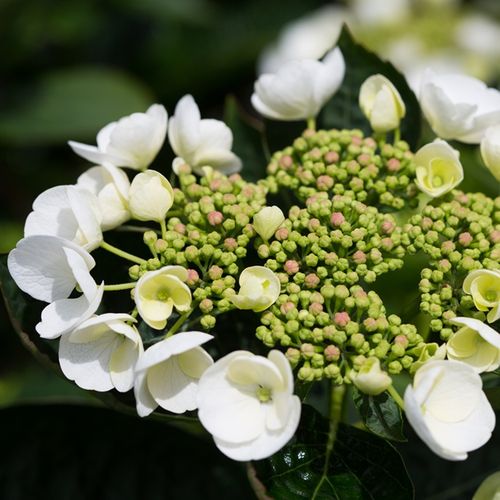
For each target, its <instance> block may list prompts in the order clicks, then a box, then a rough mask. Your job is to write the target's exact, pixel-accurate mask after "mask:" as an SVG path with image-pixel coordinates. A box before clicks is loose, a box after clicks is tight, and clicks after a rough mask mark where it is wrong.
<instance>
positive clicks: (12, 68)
mask: <svg viewBox="0 0 500 500" xmlns="http://www.w3.org/2000/svg"><path fill="white" fill-rule="evenodd" d="M392 1H394V6H393V8H392V9H389V11H391V12H392V16H393V17H392V18H391V14H389V15H387V14H386V15H385V18H384V17H383V16H382V17H379V18H378V19H375V21H374V20H373V19H366V18H364V17H363V15H362V12H368V11H367V9H368V8H370V2H367V1H366V0H365V1H364V2H363V1H361V0H359V1H354V2H351V3H346V2H344V3H341V2H325V1H321V0H288V1H287V2H283V1H281V0H238V1H232V0H0V48H1V49H0V54H1V55H0V172H1V181H0V252H8V251H9V250H10V249H11V248H13V247H14V246H15V243H16V241H17V240H18V239H20V238H21V237H22V228H23V223H24V219H25V218H26V215H27V214H28V213H29V211H30V207H31V204H32V202H33V200H34V198H35V197H36V196H37V195H38V194H39V193H40V192H42V191H43V190H45V189H47V188H49V187H52V186H54V185H56V184H67V183H74V182H75V181H76V179H77V177H78V175H80V174H81V173H82V172H83V171H84V170H85V169H86V168H88V166H89V165H88V164H87V163H86V162H85V161H84V160H82V159H81V158H79V157H77V156H76V155H74V154H73V153H72V152H71V150H70V149H69V147H68V146H67V145H66V141H68V140H77V141H81V142H86V143H89V144H94V142H95V135H96V133H97V131H98V130H99V129H100V128H101V127H102V126H104V125H105V124H106V123H108V122H110V121H112V120H115V119H117V118H119V117H121V116H124V115H127V114H129V113H132V112H134V111H144V110H145V109H146V108H147V107H148V106H149V105H150V104H151V103H153V102H160V103H162V104H164V105H165V107H166V108H167V110H168V112H169V115H171V114H173V110H174V107H175V103H176V102H177V101H178V99H179V98H180V97H182V96H183V95H184V94H186V93H191V94H193V96H194V97H195V99H196V101H197V102H198V104H199V105H200V107H201V109H202V114H203V115H204V116H207V117H208V116H210V117H215V118H221V117H222V116H223V104H224V99H225V97H226V95H227V94H228V93H231V94H233V95H235V96H236V97H237V99H238V101H239V102H240V104H241V106H242V107H244V108H246V109H248V110H249V111H251V110H250V108H249V104H248V102H249V96H250V94H251V91H252V85H253V81H254V79H255V75H256V67H257V60H258V58H259V55H260V54H261V53H262V51H263V49H264V48H265V47H266V46H268V45H269V44H270V43H271V42H272V41H273V40H275V39H276V37H277V36H278V33H279V32H280V30H281V29H282V28H283V27H284V26H285V25H286V24H287V23H289V22H290V21H292V20H294V19H297V18H300V17H302V16H305V15H307V14H308V13H310V12H311V11H313V10H315V9H318V8H319V7H321V6H324V5H333V4H335V5H337V7H338V16H339V22H338V24H339V25H340V20H341V19H348V22H349V23H351V24H352V27H353V30H354V33H355V35H357V36H358V37H359V38H361V39H362V40H364V41H365V42H366V43H367V44H368V45H369V46H370V47H372V48H374V49H376V50H377V51H380V52H381V53H382V54H383V55H385V56H389V57H391V58H393V60H394V62H395V63H396V64H397V65H399V67H400V68H401V69H402V70H405V71H407V72H408V74H410V73H411V70H412V69H414V68H415V67H416V66H417V59H418V64H420V65H425V64H426V61H428V60H429V61H430V60H432V61H433V62H434V63H435V64H436V65H439V64H441V65H444V66H446V67H448V66H451V67H453V68H455V67H458V66H460V65H461V66H460V68H461V69H463V70H464V71H467V72H469V73H471V74H475V75H477V76H479V77H481V78H484V79H486V80H487V81H489V83H490V84H492V85H496V83H497V82H498V74H499V68H500V54H499V53H498V50H499V49H500V28H499V27H498V24H497V18H498V15H499V10H500V4H499V2H498V1H497V0H491V1H482V2H481V1H479V2H472V1H468V2H460V1H458V0H455V1H454V0H422V1H417V0H415V1H414V2H410V1H409V0H408V1H407V2H401V1H399V0H398V1H396V0H391V1H389V0H385V3H386V4H391V3H392ZM373 2H374V3H372V4H371V5H372V6H373V8H374V9H375V4H379V3H380V0H378V1H375V0H373ZM382 3H383V2H382ZM403 4H404V5H403ZM401 5H403V7H404V8H403V10H404V9H406V11H405V12H404V13H403V14H401V12H402V10H401V9H402V7H401ZM386 10H387V9H386ZM398 16H399V17H398ZM401 16H402V17H401ZM443 16H445V17H446V19H447V26H446V27H445V28H443V24H442V23H443ZM365 17H366V16H365ZM466 21H467V22H468V23H469V24H467V26H468V27H469V31H466V29H465V28H463V24H464V23H465V22H466ZM481 23H483V24H481ZM484 23H486V24H484ZM470 26H472V28H471V27H470ZM473 28H474V29H475V31H474V29H473ZM333 29H338V28H337V27H333ZM460 30H462V31H460ZM488 30H489V31H488ZM481 33H482V34H481ZM485 33H487V34H488V36H489V37H490V38H487V39H486V41H485V40H484V39H485V37H486V35H485ZM437 34H439V36H438V35H437ZM495 37H496V38H495ZM469 38H470V39H471V40H472V42H474V40H476V42H477V41H478V40H479V42H480V43H475V44H474V43H469V42H470V40H469ZM416 40H417V42H418V43H417V42H416ZM468 40H469V42H468ZM488 40H489V41H488ZM491 40H493V41H495V40H496V43H492V41H491ZM405 44H406V45H405ZM416 47H417V48H416ZM447 65H448V66H447ZM165 149H166V150H168V147H166V148H165ZM468 154H471V155H475V154H476V152H475V151H472V152H469V153H468ZM169 161H170V156H169V152H168V151H165V152H162V153H161V154H160V156H159V158H158V159H157V163H155V166H156V168H159V169H161V168H168V166H169ZM0 332H1V333H0V338H1V347H0V408H5V409H4V410H1V411H0V423H1V425H2V431H1V434H0V435H2V437H0V450H2V451H0V454H1V456H2V458H1V459H0V497H1V498H2V499H7V500H11V499H28V498H29V499H34V498H42V496H40V495H39V493H37V491H38V492H40V491H48V492H50V494H49V496H48V497H47V496H46V495H45V497H47V498H53V499H59V498H72V499H80V498H82V499H87V498H96V499H97V498H122V499H128V498H131V499H132V498H202V497H203V498H218V494H219V492H220V491H222V488H223V487H224V485H226V487H227V488H228V489H227V492H228V493H227V494H226V495H224V496H225V497H227V498H233V497H236V496H239V497H241V498H246V497H248V498H251V494H250V490H249V489H248V486H246V482H245V473H244V470H243V469H242V468H241V467H239V466H236V465H234V464H230V463H229V461H227V460H225V459H224V457H222V456H221V455H220V454H218V453H217V451H216V450H215V448H213V447H212V446H208V447H207V446H204V448H203V449H204V451H203V452H202V457H201V458H199V461H198V462H195V463H193V461H192V457H193V455H196V454H197V453H198V452H197V450H198V449H201V448H199V446H198V444H197V441H196V439H197V438H193V437H189V436H186V437H184V435H183V434H179V433H181V432H182V431H179V430H176V431H175V433H174V434H173V437H172V436H171V437H169V438H168V439H167V438H166V437H165V438H164V439H163V441H162V440H157V436H158V433H161V432H165V433H166V432H167V431H165V430H164V429H165V427H162V426H161V425H159V424H156V423H146V422H140V421H139V420H137V419H135V420H134V419H131V418H130V417H120V419H119V421H118V423H116V422H115V421H114V420H112V417H111V416H110V412H109V411H108V410H104V409H99V408H93V407H92V406H91V407H90V408H88V407H87V408H83V407H80V406H78V404H79V403H86V404H88V403H91V404H92V405H95V404H96V403H94V401H93V400H91V399H90V398H91V396H89V395H88V394H87V393H84V391H80V390H78V389H77V388H76V387H74V386H73V385H72V384H71V383H69V382H67V381H65V380H63V379H61V378H59V377H58V376H56V375H55V374H53V373H51V372H50V371H48V370H47V369H45V368H44V367H42V366H41V365H40V364H38V363H37V362H36V361H34V359H33V358H32V357H31V355H30V354H29V353H28V352H27V351H25V350H24V348H23V347H22V345H21V343H20V341H19V339H18V338H17V336H16V334H15V333H14V331H13V329H12V327H11V326H10V322H9V320H8V318H7V314H6V311H5V309H4V308H3V306H2V305H0ZM45 403H51V406H45ZM54 404H55V406H54ZM70 404H71V405H76V406H70ZM89 422H93V423H92V424H90V423H89ZM96 423H97V424H96ZM165 435H166V434H165ZM179 436H183V437H179ZM73 438H74V441H73ZM497 442H498V440H497ZM152 443H153V444H152ZM148 446H151V447H150V448H148ZM492 446H494V445H492ZM490 448H491V446H490ZM490 448H488V452H487V453H486V455H485V456H486V457H490V458H491V455H492V453H493V452H492V451H491V450H490ZM169 449H175V450H176V453H175V457H174V455H173V454H172V453H169V451H168V450H169ZM493 449H495V448H493ZM137 450H142V451H141V453H142V454H145V456H146V458H144V456H143V455H141V454H140V455H137ZM148 450H149V451H148ZM496 450H497V451H498V447H497V448H496ZM426 453H427V452H426V450H423V449H422V448H420V451H418V450H417V451H415V452H413V451H412V450H409V451H408V450H407V451H406V452H405V454H406V455H407V456H408V457H409V458H411V459H412V460H413V462H412V460H410V466H409V468H410V472H411V473H412V475H413V476H414V477H415V478H416V479H417V493H418V495H417V498H428V499H431V498H436V499H437V498H439V499H443V500H444V499H447V498H450V499H459V498H470V493H471V492H472V491H474V488H475V487H477V484H478V483H479V481H480V480H481V479H482V478H483V477H484V476H485V475H486V474H487V473H488V472H493V471H494V469H495V466H494V465H491V460H490V459H489V458H485V459H484V460H485V461H486V462H485V461H482V460H483V459H475V460H476V462H477V466H474V467H476V469H474V471H473V470H472V469H470V468H469V469H466V468H465V469H464V468H463V467H462V468H460V469H457V468H455V469H453V467H452V465H449V464H446V465H445V464H444V462H443V461H440V460H438V459H434V461H431V459H430V454H426ZM422 454H423V455H422ZM99 455H101V458H98V456H99ZM118 455H120V458H119V459H117V460H116V462H115V456H118ZM428 455H429V456H428ZM47 456H50V457H52V458H51V459H50V461H49V463H48V464H47V463H46V464H45V465H44V466H43V467H42V466H41V464H42V463H43V462H45V461H46V457H47ZM422 456H424V459H422ZM102 457H107V458H106V460H107V462H106V460H104V458H102ZM412 457H413V458H412ZM415 457H417V458H416V459H415ZM96 460H97V462H98V464H97V465H96V467H95V468H92V467H90V469H92V470H91V471H88V474H90V476H86V475H85V474H84V473H83V472H82V469H86V468H87V466H88V464H89V463H93V464H94V465H95V463H94V462H95V461H96ZM162 460H165V465H164V467H165V475H162V473H161V471H162V467H159V463H161V462H162ZM190 460H191V461H190ZM201 460H203V461H204V462H205V463H207V462H210V463H211V466H210V467H209V468H208V469H207V471H205V472H203V473H201V472H200V467H202V465H200V463H201ZM489 460H490V461H489ZM135 461H137V464H138V467H137V468H134V467H132V466H131V463H132V464H133V463H134V462H135ZM476 462H474V463H476ZM423 463H425V464H427V470H428V467H429V466H430V465H429V464H434V465H433V467H437V468H439V467H442V471H445V470H446V471H447V474H449V475H450V477H456V476H457V473H458V474H463V473H462V471H463V470H467V471H469V472H468V473H469V475H470V478H471V479H470V480H469V483H468V486H465V487H464V488H465V489H464V488H462V489H461V490H459V491H458V492H457V491H455V490H454V489H453V487H452V486H453V485H451V489H450V485H448V487H447V486H446V485H445V484H444V483H443V481H441V483H439V481H437V482H436V484H430V485H429V480H428V479H427V477H426V474H425V473H424V474H422V473H421V472H419V471H421V470H422V467H423V465H422V464H423ZM169 464H170V465H169ZM182 464H184V465H182ZM190 464H191V465H190ZM436 464H437V465H436ZM497 465H498V464H497ZM158 467H159V468H158ZM184 467H189V468H190V470H189V474H188V475H186V474H185V472H186V471H185V470H184ZM445 467H446V468H445ZM37 468H40V471H39V472H37V473H36V474H35V472H34V471H35V470H36V469H37ZM117 468H118V469H117ZM412 468H413V469H412ZM92 471H93V472H92ZM107 471H110V472H109V477H111V479H109V481H108V482H107V483H106V487H105V488H104V489H102V490H101V491H103V492H104V491H105V492H106V493H102V496H99V494H98V491H99V489H98V486H99V485H102V478H103V477H108V476H107ZM120 471H121V472H120ZM167 471H168V472H167ZM183 471H184V475H183ZM450 471H451V472H450ZM453 471H455V472H453ZM29 472H30V473H31V475H30V474H29ZM92 474H94V475H93V476H92ZM141 474H142V475H143V476H144V477H151V478H154V479H151V481H159V479H158V478H163V479H162V481H161V486H159V489H158V490H155V489H154V488H153V489H151V490H148V489H147V488H146V489H141V485H140V481H142V480H144V477H142V476H141ZM432 474H433V475H435V476H436V477H440V476H442V474H440V473H439V471H438V470H434V471H432ZM26 477H28V478H29V480H26V482H25V483H23V481H24V478H26ZM61 478H64V480H62V479H61ZM189 478H191V479H189ZM193 478H194V479H193ZM196 478H197V479H196ZM190 480H191V481H193V482H192V484H190V485H189V487H187V486H186V489H185V490H182V489H180V488H179V481H184V482H186V484H187V482H189V481H190ZM207 482H208V483H210V482H211V483H210V484H211V486H210V487H209V488H208V489H203V487H201V486H200V485H204V484H208V483H207ZM418 483H420V484H418ZM124 484H125V485H128V486H125V487H124ZM96 485H97V486H96ZM93 488H94V489H93ZM96 488H97V489H96ZM445 490H446V491H448V492H447V493H446V492H445Z"/></svg>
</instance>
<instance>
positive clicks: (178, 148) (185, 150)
mask: <svg viewBox="0 0 500 500" xmlns="http://www.w3.org/2000/svg"><path fill="white" fill-rule="evenodd" d="M200 121H201V116H200V110H199V108H198V106H197V105H196V102H195V101H194V99H193V96H191V95H189V94H188V95H185V96H184V97H183V98H182V99H181V100H180V101H179V102H178V103H177V106H176V107H175V113H174V116H173V117H172V118H171V119H170V124H169V127H168V138H169V141H170V145H171V146H172V149H173V150H174V153H175V154H176V155H177V156H181V157H182V158H184V159H185V160H186V161H187V162H188V163H190V162H191V161H192V158H193V155H194V154H195V152H196V149H197V148H198V145H199V142H200V138H201V136H200Z"/></svg>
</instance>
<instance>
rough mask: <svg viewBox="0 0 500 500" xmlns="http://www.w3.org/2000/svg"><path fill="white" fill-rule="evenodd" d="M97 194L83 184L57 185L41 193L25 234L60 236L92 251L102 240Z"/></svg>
mask: <svg viewBox="0 0 500 500" xmlns="http://www.w3.org/2000/svg"><path fill="white" fill-rule="evenodd" d="M101 220H102V214H101V211H100V208H99V202H98V201H97V198H96V197H95V196H94V195H93V194H92V193H90V192H89V191H87V190H86V189H83V188H81V187H77V186H55V187H53V188H50V189H47V190H46V191H44V192H43V193H41V194H40V195H38V196H37V198H36V199H35V201H34V202H33V211H32V212H31V213H30V214H29V215H28V217H27V219H26V223H25V225H24V236H33V235H36V234H39V235H52V236H60V237H61V238H64V239H66V240H69V241H73V242H74V243H76V244H77V245H80V246H82V247H83V248H85V249H86V250H88V251H92V250H94V249H95V248H97V247H98V246H99V244H100V243H101V241H102V230H101Z"/></svg>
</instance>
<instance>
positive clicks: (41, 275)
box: [7, 236, 95, 302]
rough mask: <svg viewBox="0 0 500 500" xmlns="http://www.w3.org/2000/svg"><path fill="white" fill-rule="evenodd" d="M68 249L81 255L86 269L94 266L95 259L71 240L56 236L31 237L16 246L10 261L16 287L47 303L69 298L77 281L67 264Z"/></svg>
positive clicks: (10, 269)
mask: <svg viewBox="0 0 500 500" xmlns="http://www.w3.org/2000/svg"><path fill="white" fill-rule="evenodd" d="M65 248H69V249H71V250H73V251H75V252H76V253H77V254H79V255H80V256H81V257H82V258H83V260H84V262H85V263H86V265H87V269H89V270H90V269H92V268H93V267H94V266H95V261H94V259H93V258H92V256H91V255H90V254H89V253H88V252H86V251H85V250H83V249H82V248H80V247H79V246H77V245H75V244H74V243H72V242H70V241H67V240H64V239H62V238H58V237H55V236H29V237H28V238H24V239H22V240H21V241H19V242H18V243H17V246H16V248H15V249H14V250H12V251H11V252H10V254H9V258H8V261H7V265H8V268H9V272H10V274H11V276H12V277H13V278H14V281H15V282H16V284H17V286H18V287H19V288H20V289H21V290H23V291H24V292H26V293H28V294H29V295H31V296H32V297H33V298H35V299H38V300H43V301H45V302H52V301H54V300H58V299H64V298H66V297H68V296H69V295H70V294H71V292H72V290H73V289H74V288H75V285H76V279H75V276H74V274H73V272H72V270H71V267H70V266H69V265H68V263H67V259H66V255H65V253H64V249H65Z"/></svg>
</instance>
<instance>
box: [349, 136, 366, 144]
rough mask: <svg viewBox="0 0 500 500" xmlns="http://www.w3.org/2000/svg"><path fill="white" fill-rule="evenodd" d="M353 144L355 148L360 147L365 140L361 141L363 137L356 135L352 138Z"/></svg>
mask: <svg viewBox="0 0 500 500" xmlns="http://www.w3.org/2000/svg"><path fill="white" fill-rule="evenodd" d="M351 143H352V144H354V145H355V146H360V145H361V144H362V143H363V139H361V137H358V136H357V135H354V136H352V137H351Z"/></svg>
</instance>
